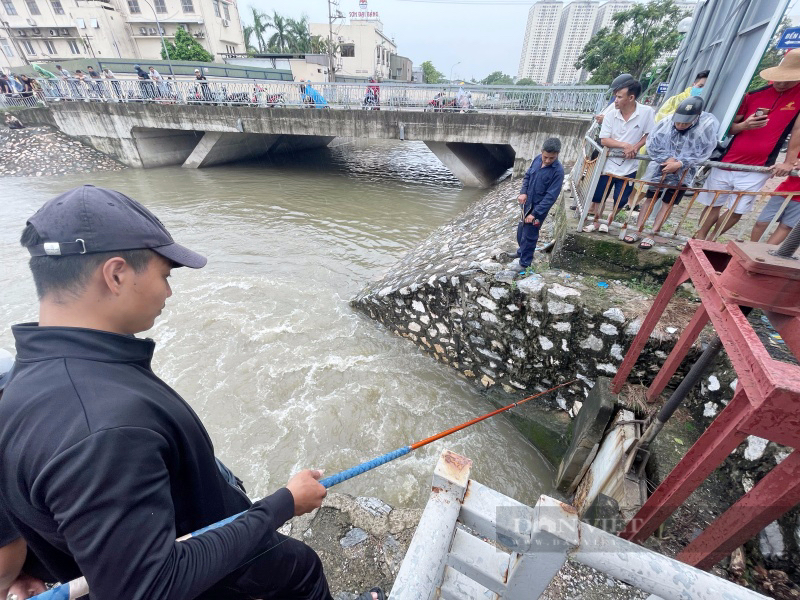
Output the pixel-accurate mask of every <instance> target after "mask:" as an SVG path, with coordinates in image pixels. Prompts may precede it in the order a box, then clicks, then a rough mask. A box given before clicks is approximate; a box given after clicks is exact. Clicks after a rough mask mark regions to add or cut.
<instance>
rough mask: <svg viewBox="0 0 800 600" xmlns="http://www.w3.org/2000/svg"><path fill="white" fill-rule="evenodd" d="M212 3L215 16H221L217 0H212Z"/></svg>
mask: <svg viewBox="0 0 800 600" xmlns="http://www.w3.org/2000/svg"><path fill="white" fill-rule="evenodd" d="M212 4H213V5H214V14H215V15H216V16H218V17H221V16H222V14H220V12H219V0H214V1H213V2H212Z"/></svg>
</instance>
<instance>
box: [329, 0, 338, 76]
mask: <svg viewBox="0 0 800 600" xmlns="http://www.w3.org/2000/svg"><path fill="white" fill-rule="evenodd" d="M334 2H335V0H328V81H330V82H335V81H336V70H335V65H334V56H333V10H332V6H331V5H332V4H333V3H334Z"/></svg>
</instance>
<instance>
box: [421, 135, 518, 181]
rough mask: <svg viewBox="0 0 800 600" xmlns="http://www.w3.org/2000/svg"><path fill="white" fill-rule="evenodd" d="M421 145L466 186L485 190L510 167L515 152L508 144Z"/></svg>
mask: <svg viewBox="0 0 800 600" xmlns="http://www.w3.org/2000/svg"><path fill="white" fill-rule="evenodd" d="M425 145H426V146H428V148H429V149H430V151H431V152H433V153H434V154H435V155H436V156H437V158H438V159H439V160H440V161H442V163H443V164H444V166H446V167H447V168H448V169H450V171H451V172H452V173H453V175H455V176H456V177H458V179H459V180H460V181H461V183H463V184H464V185H465V186H467V187H478V188H486V187H489V186H491V185H492V184H493V183H494V182H495V181H497V180H498V178H499V177H500V176H501V175H504V174H505V172H506V171H508V169H511V168H513V167H514V158H515V156H516V153H515V152H514V149H513V148H512V147H511V146H510V145H508V144H470V143H465V142H425Z"/></svg>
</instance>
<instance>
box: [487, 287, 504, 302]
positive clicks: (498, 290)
mask: <svg viewBox="0 0 800 600" xmlns="http://www.w3.org/2000/svg"><path fill="white" fill-rule="evenodd" d="M489 295H490V296H491V297H492V298H494V299H495V300H500V298H505V297H506V296H508V289H507V288H504V287H493V288H491V289H490V290H489Z"/></svg>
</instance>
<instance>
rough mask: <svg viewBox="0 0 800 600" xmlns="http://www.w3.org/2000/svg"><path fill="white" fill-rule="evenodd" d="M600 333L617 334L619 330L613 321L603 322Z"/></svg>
mask: <svg viewBox="0 0 800 600" xmlns="http://www.w3.org/2000/svg"><path fill="white" fill-rule="evenodd" d="M600 333H605V334H606V335H617V333H619V332H618V330H617V328H616V327H614V326H613V325H612V324H611V323H602V324H601V325H600Z"/></svg>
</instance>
